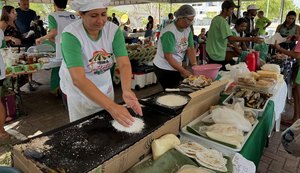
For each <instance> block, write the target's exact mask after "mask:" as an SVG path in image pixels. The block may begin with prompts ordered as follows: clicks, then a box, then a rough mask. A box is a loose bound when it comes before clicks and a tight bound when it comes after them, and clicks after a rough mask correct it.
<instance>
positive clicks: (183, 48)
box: [176, 37, 188, 53]
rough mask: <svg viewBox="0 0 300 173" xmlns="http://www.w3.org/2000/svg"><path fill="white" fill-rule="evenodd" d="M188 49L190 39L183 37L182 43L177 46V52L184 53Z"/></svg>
mask: <svg viewBox="0 0 300 173" xmlns="http://www.w3.org/2000/svg"><path fill="white" fill-rule="evenodd" d="M187 47H188V39H187V38H186V37H183V38H182V39H181V40H180V43H179V44H177V45H176V50H177V52H178V53H184V52H185V51H186V49H187Z"/></svg>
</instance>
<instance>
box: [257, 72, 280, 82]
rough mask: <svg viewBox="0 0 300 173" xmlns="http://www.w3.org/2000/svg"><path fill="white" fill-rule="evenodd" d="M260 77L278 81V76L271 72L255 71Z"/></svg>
mask: <svg viewBox="0 0 300 173" xmlns="http://www.w3.org/2000/svg"><path fill="white" fill-rule="evenodd" d="M257 73H258V74H259V76H260V77H262V78H273V79H275V80H278V78H279V74H278V73H275V72H271V71H264V70H259V71H257Z"/></svg>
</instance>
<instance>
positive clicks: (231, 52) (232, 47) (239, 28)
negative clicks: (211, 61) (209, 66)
mask: <svg viewBox="0 0 300 173" xmlns="http://www.w3.org/2000/svg"><path fill="white" fill-rule="evenodd" d="M246 28H247V21H246V19H245V18H239V19H238V20H237V21H236V23H235V26H234V28H233V29H232V35H233V36H237V37H245V33H244V31H245V30H246ZM246 50H247V46H246V45H245V43H244V42H230V43H229V45H228V47H227V52H226V61H232V58H233V57H239V56H240V55H241V54H242V52H243V51H246Z"/></svg>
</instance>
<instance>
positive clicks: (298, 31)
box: [295, 25, 300, 35]
mask: <svg viewBox="0 0 300 173" xmlns="http://www.w3.org/2000/svg"><path fill="white" fill-rule="evenodd" d="M299 34H300V26H299V25H296V33H295V35H299Z"/></svg>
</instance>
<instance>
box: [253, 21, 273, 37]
mask: <svg viewBox="0 0 300 173" xmlns="http://www.w3.org/2000/svg"><path fill="white" fill-rule="evenodd" d="M269 22H271V21H270V20H269V19H268V18H266V17H262V18H259V19H257V21H256V24H255V28H258V29H259V30H258V34H259V35H265V34H266V30H265V29H264V27H265V26H266V24H267V23H269Z"/></svg>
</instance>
